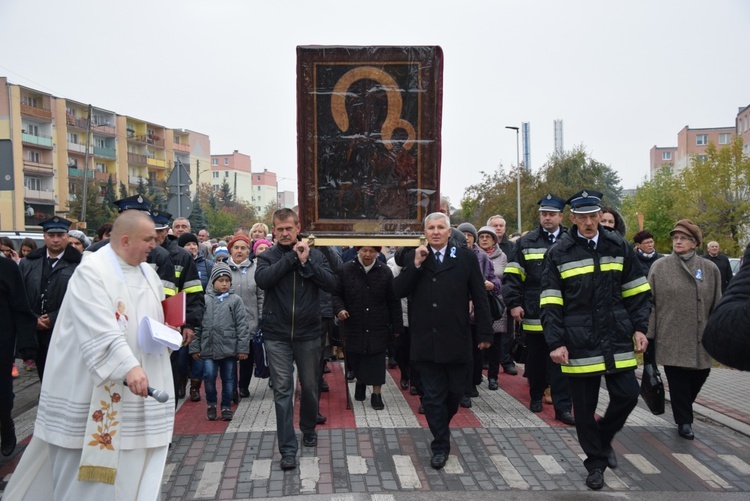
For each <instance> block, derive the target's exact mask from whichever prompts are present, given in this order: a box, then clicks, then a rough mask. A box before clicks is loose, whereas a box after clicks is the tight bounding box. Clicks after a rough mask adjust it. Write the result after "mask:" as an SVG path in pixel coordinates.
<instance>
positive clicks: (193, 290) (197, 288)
mask: <svg viewBox="0 0 750 501" xmlns="http://www.w3.org/2000/svg"><path fill="white" fill-rule="evenodd" d="M182 290H183V292H184V293H185V294H193V293H196V292H203V287H202V286H201V284H198V285H194V286H192V287H185V288H184V289H182Z"/></svg>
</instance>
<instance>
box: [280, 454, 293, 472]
mask: <svg viewBox="0 0 750 501" xmlns="http://www.w3.org/2000/svg"><path fill="white" fill-rule="evenodd" d="M279 466H281V469H282V470H293V469H295V468H296V467H297V458H296V457H295V456H284V457H283V458H281V461H280V462H279Z"/></svg>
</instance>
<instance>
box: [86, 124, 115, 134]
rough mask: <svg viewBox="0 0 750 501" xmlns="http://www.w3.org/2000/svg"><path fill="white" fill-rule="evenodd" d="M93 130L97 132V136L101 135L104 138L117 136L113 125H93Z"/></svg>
mask: <svg viewBox="0 0 750 501" xmlns="http://www.w3.org/2000/svg"><path fill="white" fill-rule="evenodd" d="M91 130H92V131H93V132H95V133H96V134H97V135H99V134H101V135H103V136H114V135H116V134H117V131H116V130H115V128H114V127H112V126H111V125H94V124H91Z"/></svg>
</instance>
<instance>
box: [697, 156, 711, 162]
mask: <svg viewBox="0 0 750 501" xmlns="http://www.w3.org/2000/svg"><path fill="white" fill-rule="evenodd" d="M696 158H697V159H698V161H699V162H705V161H706V160H707V159H708V155H698V156H697V157H696Z"/></svg>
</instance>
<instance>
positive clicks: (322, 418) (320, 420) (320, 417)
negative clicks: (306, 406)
mask: <svg viewBox="0 0 750 501" xmlns="http://www.w3.org/2000/svg"><path fill="white" fill-rule="evenodd" d="M326 421H328V419H327V418H326V417H325V416H324V415H323V414H321V413H320V412H318V417H316V418H315V422H316V423H317V424H326Z"/></svg>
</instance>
